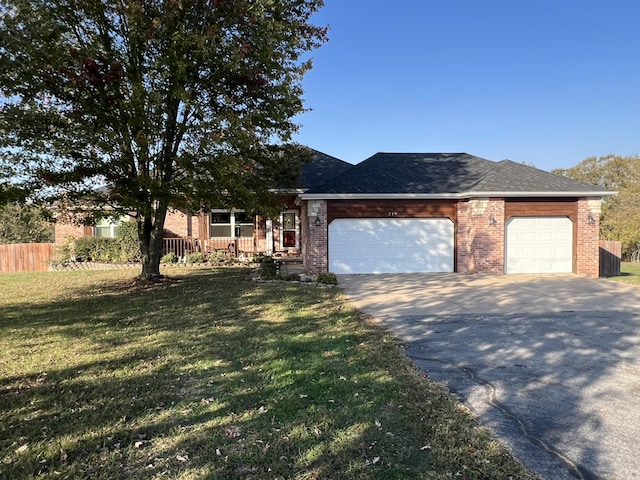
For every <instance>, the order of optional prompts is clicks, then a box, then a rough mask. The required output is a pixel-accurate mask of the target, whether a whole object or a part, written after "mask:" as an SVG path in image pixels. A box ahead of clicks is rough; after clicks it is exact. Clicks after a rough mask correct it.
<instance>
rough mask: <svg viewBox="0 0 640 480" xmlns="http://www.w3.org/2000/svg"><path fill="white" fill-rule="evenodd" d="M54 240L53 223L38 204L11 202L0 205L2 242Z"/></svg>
mask: <svg viewBox="0 0 640 480" xmlns="http://www.w3.org/2000/svg"><path fill="white" fill-rule="evenodd" d="M48 242H53V223H52V221H51V218H49V216H48V213H47V211H46V210H44V209H43V208H41V207H38V206H36V205H29V204H27V205H25V204H22V203H18V202H11V203H7V204H5V205H1V206H0V243H48Z"/></svg>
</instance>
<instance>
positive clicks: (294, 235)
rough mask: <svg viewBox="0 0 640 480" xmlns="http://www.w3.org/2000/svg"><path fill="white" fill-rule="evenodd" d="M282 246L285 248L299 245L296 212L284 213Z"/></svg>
mask: <svg viewBox="0 0 640 480" xmlns="http://www.w3.org/2000/svg"><path fill="white" fill-rule="evenodd" d="M281 242H282V246H283V247H284V248H297V247H298V222H297V221H296V212H284V213H283V214H282V240H281Z"/></svg>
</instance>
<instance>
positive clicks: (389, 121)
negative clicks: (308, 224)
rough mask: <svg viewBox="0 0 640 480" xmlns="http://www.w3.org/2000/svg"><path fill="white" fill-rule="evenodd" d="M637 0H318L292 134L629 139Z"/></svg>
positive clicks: (559, 161)
mask: <svg viewBox="0 0 640 480" xmlns="http://www.w3.org/2000/svg"><path fill="white" fill-rule="evenodd" d="M639 22H640V2H638V1H637V0H636V1H630V0H624V1H622V0H608V1H605V0H601V1H592V0H554V1H549V0H535V1H534V0H522V1H518V0H484V1H480V0H394V1H390V0H384V1H383V0H325V7H324V8H323V10H322V11H321V12H319V13H318V14H317V15H316V16H315V17H314V23H316V24H319V25H329V26H330V28H331V30H330V32H329V36H330V40H329V42H328V43H327V44H325V45H324V46H323V47H322V48H321V49H320V50H318V51H316V52H314V53H313V58H314V68H313V70H311V71H310V72H309V73H308V74H307V76H306V77H305V80H304V89H305V95H304V98H305V105H306V106H307V108H310V109H312V111H311V112H308V113H305V114H304V115H301V116H300V117H298V122H299V123H301V124H302V128H301V130H300V133H299V134H298V135H297V136H296V137H295V140H296V141H298V142H300V143H302V144H305V145H308V146H310V147H313V148H315V149H317V150H320V151H322V152H324V153H327V154H329V155H333V156H335V157H338V158H340V159H343V160H346V161H348V162H351V163H357V162H360V161H362V160H364V159H366V158H368V157H369V156H371V155H373V154H374V153H376V152H379V151H382V152H467V153H470V154H473V155H477V156H480V157H483V158H487V159H490V160H496V161H498V160H503V159H505V158H509V159H511V160H514V161H517V162H526V163H531V164H533V165H535V166H536V167H537V168H541V169H543V170H551V169H553V168H566V167H571V166H573V165H576V164H577V163H579V162H580V161H581V160H584V159H585V158H587V157H590V156H601V155H606V154H609V153H614V154H619V155H635V154H638V153H640V141H639V140H638V139H639V138H640V36H638V30H639V27H638V25H639Z"/></svg>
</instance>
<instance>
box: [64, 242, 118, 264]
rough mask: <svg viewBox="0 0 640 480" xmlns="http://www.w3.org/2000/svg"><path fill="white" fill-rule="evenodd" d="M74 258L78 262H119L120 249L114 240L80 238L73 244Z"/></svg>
mask: <svg viewBox="0 0 640 480" xmlns="http://www.w3.org/2000/svg"><path fill="white" fill-rule="evenodd" d="M75 256H76V260H77V261H79V262H121V261H123V258H122V249H121V247H120V243H119V242H118V241H117V239H115V238H106V237H80V238H78V239H77V240H76V243H75Z"/></svg>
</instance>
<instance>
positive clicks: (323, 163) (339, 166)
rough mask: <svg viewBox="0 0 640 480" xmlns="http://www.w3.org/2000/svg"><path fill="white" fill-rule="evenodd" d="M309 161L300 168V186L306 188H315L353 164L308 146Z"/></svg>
mask: <svg viewBox="0 0 640 480" xmlns="http://www.w3.org/2000/svg"><path fill="white" fill-rule="evenodd" d="M309 151H310V152H311V157H312V158H311V161H310V162H309V163H304V164H302V165H301V168H300V186H301V187H303V188H306V189H310V190H313V189H316V188H318V187H320V186H321V185H322V184H324V183H326V182H327V181H331V179H333V178H335V177H337V176H338V175H340V174H342V173H344V172H346V171H347V170H349V169H351V168H352V167H353V165H352V164H351V163H348V162H345V161H344V160H340V159H338V158H335V157H332V156H331V155H327V154H326V153H322V152H319V151H317V150H314V149H313V148H309Z"/></svg>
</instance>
